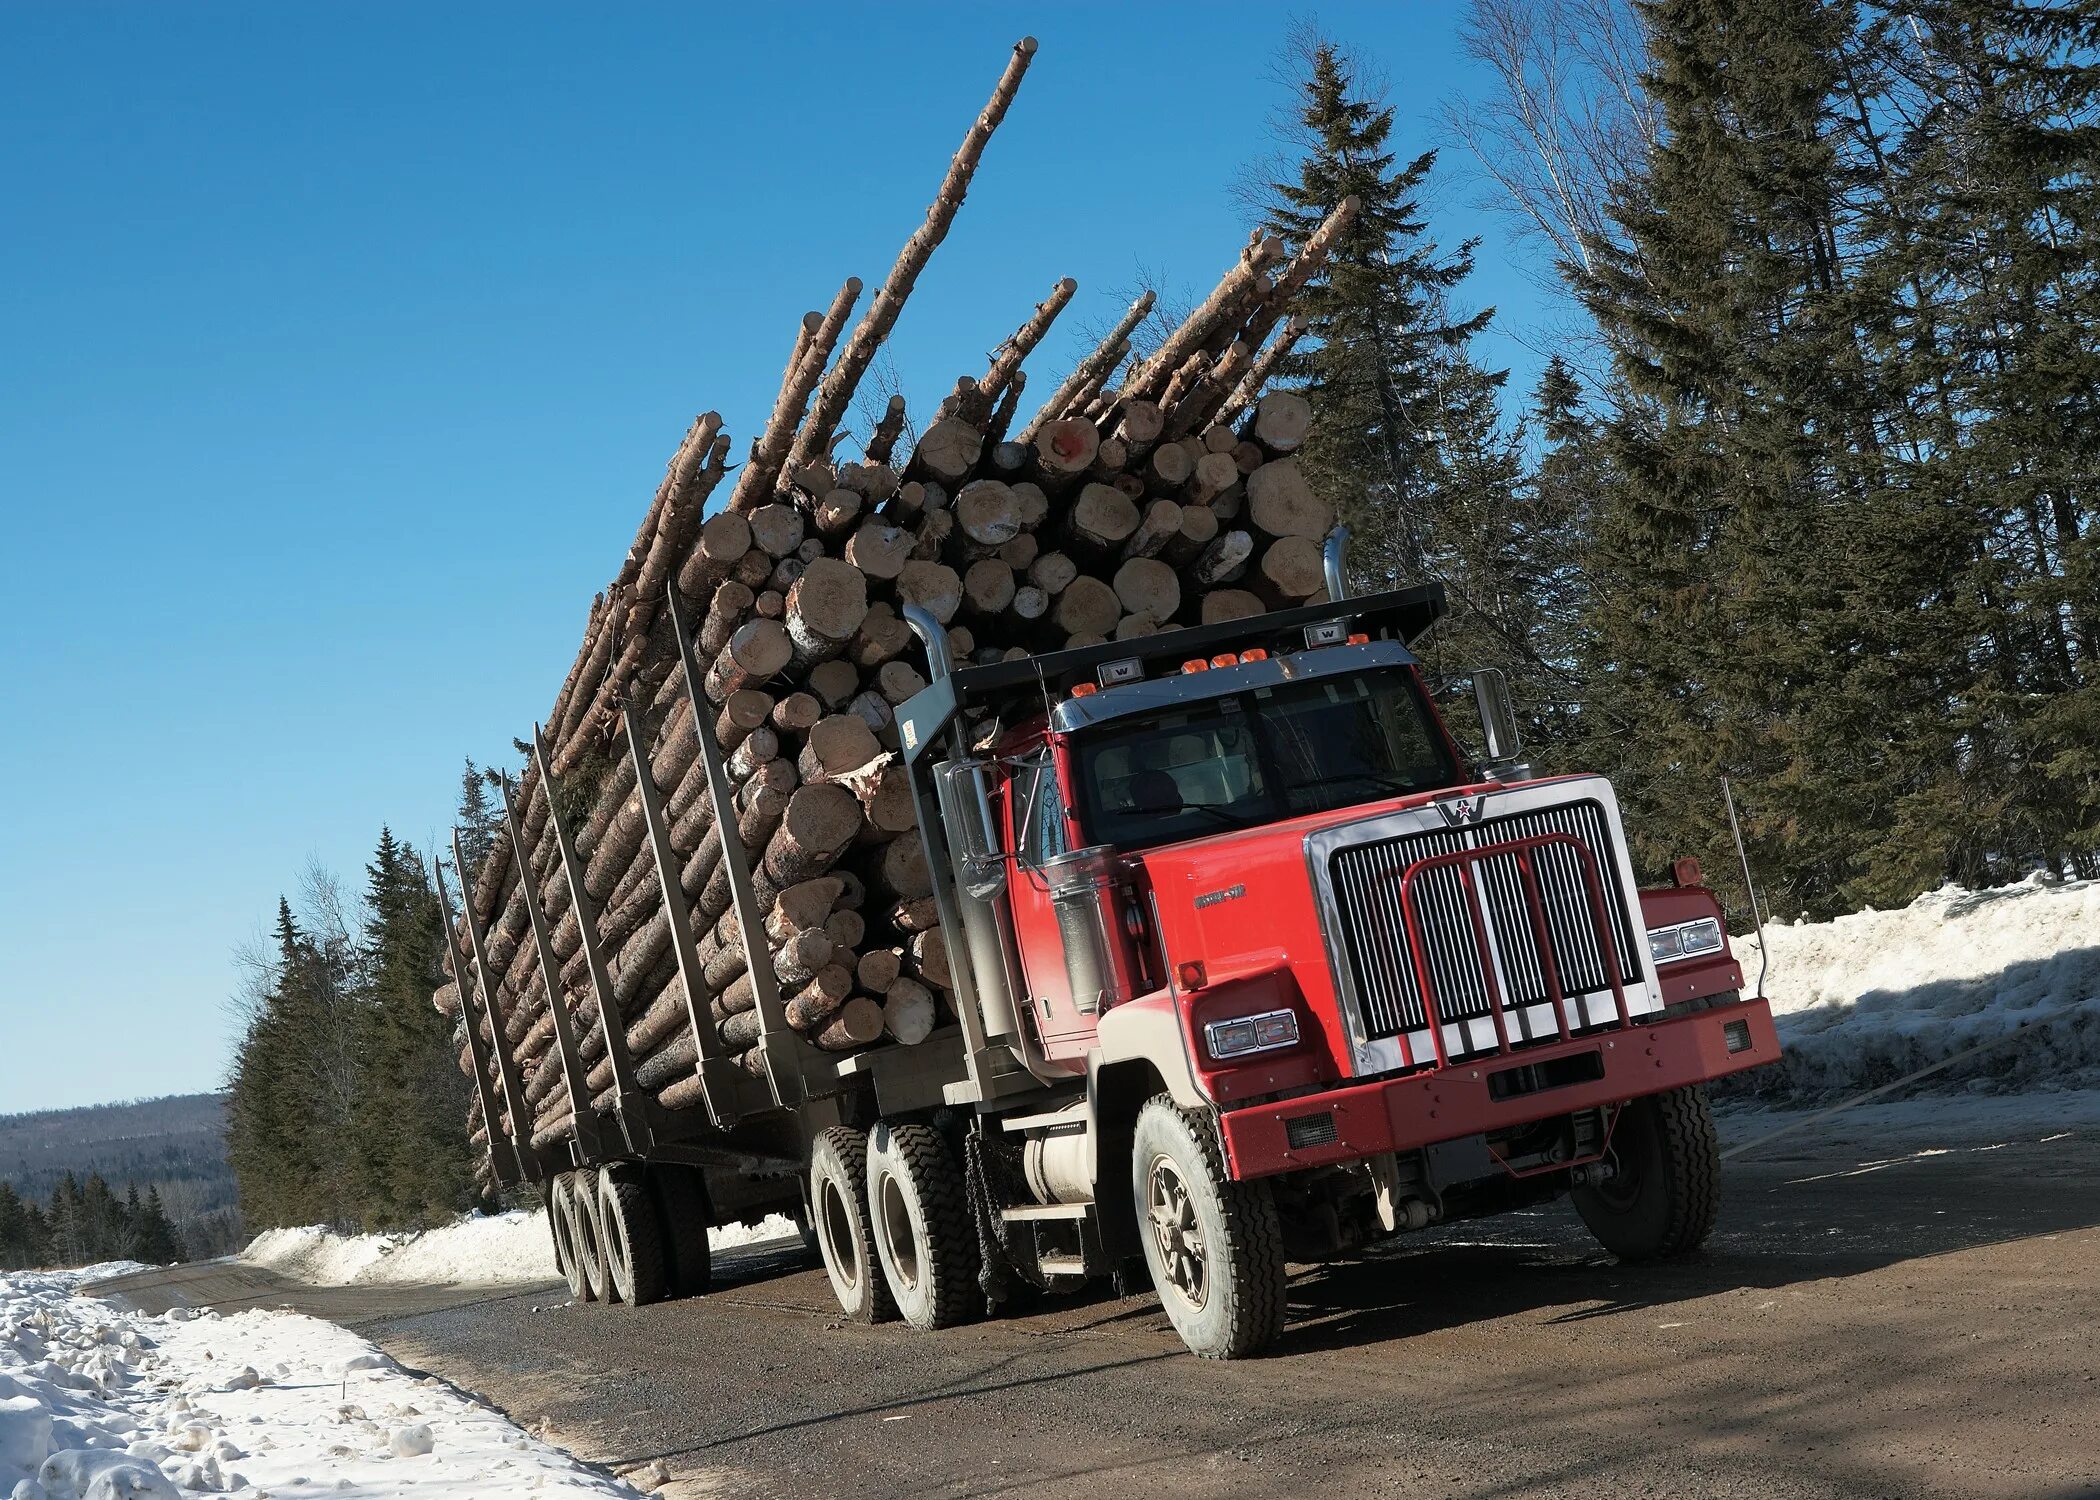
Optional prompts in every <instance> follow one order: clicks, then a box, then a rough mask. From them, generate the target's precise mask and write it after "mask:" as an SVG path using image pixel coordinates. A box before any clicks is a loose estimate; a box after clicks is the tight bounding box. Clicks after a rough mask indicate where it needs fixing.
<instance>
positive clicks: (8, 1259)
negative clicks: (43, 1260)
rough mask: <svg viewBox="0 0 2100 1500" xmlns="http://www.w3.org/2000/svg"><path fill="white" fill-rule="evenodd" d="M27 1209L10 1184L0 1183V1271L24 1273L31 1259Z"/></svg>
mask: <svg viewBox="0 0 2100 1500" xmlns="http://www.w3.org/2000/svg"><path fill="white" fill-rule="evenodd" d="M32 1248H33V1247H32V1246H31V1244H30V1234H29V1209H28V1205H26V1204H24V1203H23V1202H22V1199H21V1196H20V1195H19V1194H18V1193H16V1192H15V1190H14V1187H13V1185H12V1184H10V1183H7V1182H4V1181H0V1271H24V1270H28V1269H29V1268H30V1267H31V1266H33V1265H35V1264H36V1261H35V1260H33V1259H32V1258H31V1251H32Z"/></svg>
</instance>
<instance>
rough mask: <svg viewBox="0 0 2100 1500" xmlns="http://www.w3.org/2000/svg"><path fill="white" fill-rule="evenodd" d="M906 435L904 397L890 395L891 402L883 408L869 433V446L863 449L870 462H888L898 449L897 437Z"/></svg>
mask: <svg viewBox="0 0 2100 1500" xmlns="http://www.w3.org/2000/svg"><path fill="white" fill-rule="evenodd" d="M903 435H904V398H903V397H902V396H892V397H890V404H889V405H888V407H886V408H885V409H884V410H883V413H882V417H881V419H880V420H879V421H877V422H876V424H875V430H874V432H872V433H870V434H869V435H868V444H867V447H866V448H864V449H863V450H862V451H863V452H864V453H865V454H866V455H867V459H868V462H869V463H875V464H887V463H888V462H889V461H890V455H891V454H892V453H894V452H896V451H897V439H898V438H900V437H902V436H903Z"/></svg>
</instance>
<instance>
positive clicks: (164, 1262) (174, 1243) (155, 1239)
mask: <svg viewBox="0 0 2100 1500" xmlns="http://www.w3.org/2000/svg"><path fill="white" fill-rule="evenodd" d="M136 1223H137V1226H138V1228H137V1235H136V1248H135V1249H134V1250H133V1251H132V1254H133V1255H135V1256H136V1257H137V1258H138V1259H139V1260H142V1261H144V1262H145V1263H146V1264H147V1265H149V1266H169V1265H174V1264H175V1263H176V1262H178V1261H180V1260H183V1259H185V1258H186V1257H185V1255H184V1253H183V1246H182V1236H181V1235H180V1234H178V1233H177V1232H176V1229H175V1226H174V1224H172V1223H171V1222H169V1219H168V1211H167V1209H166V1208H165V1207H163V1206H162V1204H161V1201H160V1189H159V1188H157V1187H149V1188H147V1189H146V1201H145V1204H144V1206H143V1207H142V1208H141V1209H140V1210H139V1213H138V1217H137V1220H136Z"/></svg>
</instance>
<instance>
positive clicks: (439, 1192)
mask: <svg viewBox="0 0 2100 1500" xmlns="http://www.w3.org/2000/svg"><path fill="white" fill-rule="evenodd" d="M443 950H444V937H443V927H442V918H441V917H440V915H439V911H438V905H437V900H436V897H435V895H434V893H433V892H432V891H431V889H430V885H429V882H428V880H427V878H426V876H425V874H424V870H423V866H422V863H421V861H420V859H419V858H418V857H417V855H416V853H415V851H414V850H413V849H411V848H409V847H408V846H406V845H403V844H400V843H398V842H397V841H396V840H395V839H394V837H393V835H392V833H391V832H390V831H388V830H385V829H382V830H381V832H380V840H379V847H378V849H377V851H376V852H375V854H374V857H373V861H372V863H371V864H370V865H368V866H367V867H366V894H365V928H364V933H363V937H362V943H361V953H360V963H361V970H362V975H361V983H362V986H363V990H364V995H365V1000H366V1012H365V1014H366V1017H367V1025H368V1031H367V1035H366V1038H365V1043H364V1048H363V1060H364V1068H365V1084H364V1099H365V1106H364V1111H363V1115H362V1118H361V1121H360V1128H359V1132H358V1134H359V1148H360V1152H361V1159H362V1161H363V1163H364V1168H365V1179H364V1187H363V1191H362V1194H361V1197H362V1201H363V1205H364V1210H365V1213H366V1216H367V1218H368V1220H369V1221H370V1222H372V1223H374V1224H376V1225H377V1226H379V1227H384V1228H391V1227H395V1226H399V1225H406V1224H414V1223H422V1222H426V1221H430V1220H433V1219H440V1218H444V1217H448V1216H449V1215H450V1214H452V1213H455V1212H457V1211H458V1210H459V1209H461V1208H464V1207H465V1206H466V1203H467V1201H468V1199H469V1197H470V1196H471V1187H472V1175H471V1166H470V1165H469V1159H468V1157H467V1154H466V1143H465V1141H464V1139H463V1138H462V1137H461V1135H460V1130H459V1121H460V1119H461V1118H463V1116H464V1114H465V1111H466V1103H467V1101H466V1089H467V1081H466V1079H464V1078H463V1077H462V1076H461V1074H460V1072H459V1069H458V1067H457V1066H456V1064H455V1061H454V1057H455V1053H456V1045H455V1044H454V1042H453V1040H452V1028H451V1027H450V1026H449V1025H448V1024H447V1021H446V1018H445V1017H444V1016H442V1015H440V1014H439V1013H438V1011H437V1010H436V1008H435V1007H433V1006H432V1005H431V1003H430V992H431V991H432V990H433V989H435V988H436V987H437V986H438V984H439V983H441V982H442V980H443V975H442V973H441V972H440V969H439V956H440V954H441V953H442V952H443Z"/></svg>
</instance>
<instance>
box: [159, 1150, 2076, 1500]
mask: <svg viewBox="0 0 2100 1500" xmlns="http://www.w3.org/2000/svg"><path fill="white" fill-rule="evenodd" d="M2053 1133H2054V1132H2052V1131H2049V1130H2046V1129H2037V1128H2026V1129H2022V1130H2017V1131H2007V1132H2003V1133H2000V1134H1994V1135H1990V1136H1984V1137H1977V1138H1974V1139H1970V1140H1967V1141H1965V1142H1962V1143H1960V1144H1919V1139H1910V1140H1904V1141H1901V1142H1897V1143H1891V1142H1890V1141H1888V1140H1886V1139H1880V1140H1877V1139H1875V1138H1873V1137H1872V1136H1871V1133H1869V1134H1867V1135H1859V1134H1846V1133H1840V1132H1838V1131H1835V1130H1832V1131H1820V1132H1819V1131H1814V1130H1812V1131H1805V1132H1802V1133H1800V1134H1798V1135H1794V1136H1789V1137H1787V1138H1786V1139H1784V1140H1783V1141H1775V1142H1773V1143H1771V1144H1770V1145H1769V1146H1767V1147H1765V1148H1764V1149H1763V1150H1761V1151H1759V1152H1757V1153H1755V1154H1753V1155H1751V1156H1748V1157H1746V1158H1745V1159H1743V1160H1740V1161H1733V1162H1731V1163H1730V1164H1729V1166H1728V1168H1727V1197H1726V1204H1725V1206H1724V1208H1723V1210H1722V1218H1721V1225H1720V1229H1719V1231H1718V1232H1717V1234H1716V1235H1715V1237H1714V1240H1713V1242H1712V1244H1711V1246H1710V1247H1709V1250H1708V1252H1707V1254H1706V1255H1705V1256H1703V1257H1702V1258H1701V1259H1700V1260H1698V1261H1697V1262H1696V1263H1691V1264H1685V1265H1679V1266H1674V1267H1669V1268H1664V1269H1659V1270H1657V1269H1647V1270H1636V1269H1633V1268H1627V1267H1621V1266H1619V1265H1617V1264H1615V1263H1614V1262H1612V1261H1611V1260H1610V1259H1609V1258H1608V1257H1606V1256H1604V1255H1603V1254H1602V1253H1600V1252H1599V1251H1598V1250H1597V1249H1596V1248H1595V1247H1594V1246H1593V1245H1592V1244H1591V1243H1590V1242H1589V1240H1588V1239H1587V1238H1586V1237H1585V1236H1584V1234H1583V1232H1582V1229H1581V1226H1580V1223H1579V1222H1578V1221H1577V1220H1576V1219H1575V1217H1574V1214H1573V1212H1572V1211H1571V1210H1569V1209H1567V1208H1566V1207H1565V1206H1561V1205H1555V1206H1553V1207H1551V1208H1548V1209H1545V1210H1541V1211H1539V1212H1536V1213H1532V1214H1528V1215H1524V1216H1521V1217H1512V1218H1507V1219H1502V1220H1495V1221H1489V1222H1488V1223H1486V1224H1484V1225H1457V1226H1452V1227H1450V1228H1448V1229H1445V1230H1440V1231H1432V1232H1430V1233H1428V1234H1424V1235H1420V1236H1417V1237H1415V1238H1413V1239H1411V1240H1408V1241H1405V1242H1404V1243H1403V1246H1402V1248H1400V1249H1398V1250H1395V1251H1392V1252H1389V1253H1383V1254H1379V1255H1377V1256H1375V1257H1372V1258H1369V1259H1365V1260H1362V1261H1358V1262H1354V1263H1350V1264H1346V1265H1339V1266H1332V1267H1326V1268H1305V1269H1302V1270H1300V1271H1299V1272H1298V1273H1297V1275H1296V1276H1295V1277H1294V1279H1293V1283H1292V1294H1291V1322H1290V1327H1289V1330H1288V1332H1287V1334H1286V1336H1285V1338H1284V1341H1283V1343H1282V1346H1281V1348H1280V1350H1279V1351H1278V1352H1277V1353H1276V1354H1275V1355H1274V1356H1273V1357H1270V1358H1267V1359H1262V1360H1258V1361H1251V1362H1246V1363H1241V1364H1230V1365H1219V1364H1212V1363H1208V1362H1201V1361H1198V1360H1195V1359H1192V1358H1190V1357H1188V1356H1187V1355H1185V1354H1184V1353H1183V1352H1182V1351H1181V1348H1180V1345H1179V1344H1178V1343H1177V1341H1176V1340H1175V1338H1174V1336H1173V1333H1172V1331H1171V1330H1170V1329H1169V1328H1168V1326H1167V1324H1166V1321H1165V1319H1164V1318H1163V1317H1162V1316H1161V1315H1160V1313H1159V1311H1158V1309H1157V1306H1156V1304H1155V1303H1154V1302H1153V1301H1152V1300H1151V1299H1150V1298H1133V1299H1129V1300H1117V1299H1114V1298H1112V1297H1109V1296H1107V1295H1106V1294H1105V1293H1104V1294H1101V1295H1097V1296H1094V1297H1091V1298H1087V1299H1058V1300H1055V1301H1052V1302H1048V1303H1046V1304H1045V1305H1044V1307H1043V1309H1042V1310H1041V1311H1039V1312H1037V1313H1035V1314H1033V1315H1031V1316H1028V1317H1022V1318H1013V1319H1006V1320H1001V1321H998V1322H989V1323H980V1324H977V1325H974V1326H971V1327H967V1328H962V1329H957V1330H954V1331H951V1332H948V1333H944V1334H934V1335H914V1334H911V1333H909V1332H907V1331H905V1330H904V1329H902V1328H901V1327H898V1326H890V1327H884V1328H875V1329H867V1328H858V1327H852V1326H843V1325H841V1323H840V1321H839V1319H838V1316H837V1310H836V1306H835V1304H833V1303H832V1301H831V1298H830V1292H829V1288H828V1286H827V1285H826V1283H825V1281H824V1279H823V1276H822V1273H821V1272H820V1271H818V1270H816V1269H814V1266H813V1262H812V1261H811V1260H809V1259H808V1258H806V1257H805V1256H804V1254H803V1253H802V1251H801V1248H800V1246H799V1244H791V1243H790V1244H776V1245H773V1246H760V1247H753V1248H751V1249H747V1250H744V1251H739V1252H734V1253H732V1254H729V1255H725V1256H724V1257H723V1258H722V1259H721V1261H719V1262H718V1276H719V1277H720V1280H721V1283H722V1284H721V1286H720V1287H719V1288H718V1290H717V1291H716V1292H714V1293H713V1294H712V1295H710V1296H708V1297H705V1298H702V1299H697V1300H693V1301H688V1302H682V1303H673V1304H668V1305H664V1306H659V1307H653V1308H646V1309H642V1310H639V1311H634V1310H629V1309H624V1308H601V1307H584V1306H573V1305H570V1304H568V1303H567V1301H566V1300H565V1294H564V1293H563V1292H561V1291H560V1290H559V1289H558V1288H556V1287H554V1286H551V1285H550V1286H547V1287H541V1288H529V1289H523V1290H520V1289H516V1288H506V1289H504V1290H503V1291H502V1292H500V1293H491V1292H489V1291H488V1290H486V1289H482V1290H476V1289H473V1288H426V1287H416V1288H403V1287H355V1288H334V1289H328V1288H308V1287H300V1286H296V1285H293V1284H291V1283H287V1282H284V1281H282V1280H281V1278H277V1277H275V1276H273V1275H271V1274H270V1273H267V1272H262V1271H257V1270H253V1269H250V1268H246V1267H240V1266H228V1265H219V1266H211V1267H201V1268H187V1269H185V1270H180V1271H176V1272H168V1273H155V1274H154V1275H152V1276H149V1277H134V1278H129V1279H128V1280H127V1282H126V1283H124V1284H122V1286H121V1287H120V1289H121V1290H123V1291H124V1292H125V1293H126V1295H128V1296H130V1297H131V1298H132V1299H133V1300H135V1301H138V1302H139V1303H141V1304H142V1305H146V1306H148V1307H151V1306H153V1305H156V1304H158V1303H164V1302H166V1301H171V1300H182V1301H187V1302H191V1303H193V1304H195V1305H221V1306H224V1305H243V1306H253V1305H264V1306H269V1305H278V1304H283V1305H289V1306H295V1307H298V1308H300V1309H301V1310H304V1311H310V1312H314V1313H316V1314H318V1315H320V1316H323V1317H329V1318H334V1319H336V1320H338V1321H345V1322H349V1323H351V1324H352V1325H353V1326H355V1327H357V1328H358V1329H360V1331H362V1332H363V1333H364V1334H365V1335H366V1336H367V1337H368V1338H372V1339H374V1340H375V1341H377V1342H378V1343H379V1344H380V1345H381V1346H382V1347H384V1348H386V1349H387V1350H388V1351H390V1352H391V1353H393V1354H394V1355H395V1356H396V1357H398V1358H399V1359H401V1360H402V1361H403V1362H404V1363H407V1364H411V1365H414V1366H417V1367H419V1368H421V1369H426V1370H429V1371H431V1372H433V1373H436V1374H439V1375H442V1376H445V1377H446V1378H448V1379H450V1380H452V1381H454V1382H456V1383H457V1384H459V1385H461V1386H463V1387H466V1388H468V1389H471V1390H474V1391H476V1392H478V1393H480V1394H482V1395H483V1396H485V1397H486V1398H487V1399H489V1400H491V1401H493V1402H494V1403H496V1404H497V1405H499V1406H502V1407H503V1408H505V1409H506V1410H508V1411H509V1412H510V1413H511V1414H512V1415H513V1416H515V1417H516V1418H518V1419H519V1420H520V1421H523V1422H526V1423H532V1422H535V1421H538V1420H539V1419H540V1418H542V1417H546V1418H548V1419H549V1420H550V1423H551V1429H550V1435H551V1436H553V1437H554V1438H555V1439H556V1440H558V1441H561V1442H564V1443H566V1444H568V1445H569V1446H570V1447H571V1448H573V1449H574V1450H575V1451H577V1452H578V1453H579V1454H581V1455H582V1456H585V1457H589V1458H594V1459H598V1460H601V1461H603V1462H606V1463H609V1464H612V1465H614V1466H615V1467H617V1468H620V1469H625V1468H627V1467H629V1466H631V1465H636V1464H641V1463H644V1462H647V1461H649V1460H652V1459H662V1460H663V1462H664V1463H665V1464H666V1465H667V1466H668V1468H669V1469H670V1471H671V1472H672V1474H673V1476H674V1482H673V1484H672V1485H671V1486H670V1487H669V1489H667V1491H666V1493H667V1494H671V1495H677V1496H709V1497H730V1500H761V1497H765V1500H770V1497H789V1496H794V1497H808V1496H834V1495H837V1496H870V1497H872V1496H926V1497H951V1496H994V1495H1031V1496H1032V1495H1045V1494H1056V1495H1059V1496H1091V1495H1118V1496H1121V1495H1142V1496H1146V1497H1162V1500H1165V1497H1181V1496H1221V1497H1247V1500H1254V1497H1273V1496H1320V1497H1322V1500H1343V1497H1354V1496H1376V1495H1391V1496H1439V1497H1441V1496H1501V1495H1512V1496H1513V1495H1524V1496H1582V1497H1584V1500H1596V1497H1599V1496H1620V1495H1642V1496H1713V1497H1735V1496H1741V1497H1745V1500H1749V1497H1756V1500H1791V1497H1810V1496H1813V1497H1840V1496H1842V1497H1847V1500H1864V1497H1876V1496H1891V1497H1897V1496H1900V1497H1910V1496H1932V1497H1938V1496H1946V1497H1964V1500H1967V1497H1994V1496H2019V1497H2037V1500H2039V1497H2048V1500H2069V1497H2074V1496H2100V1340H2096V1336H2095V1329H2096V1324H2100V1284H2096V1283H2100V1135H2096V1133H2095V1132H2094V1131H2093V1130H2091V1129H2090V1128H2083V1129H2078V1130H2076V1131H2074V1132H2073V1133H2071V1134H2068V1135H2065V1136H2063V1137H2062V1138H2059V1139H2054V1140H2044V1139H2043V1137H2044V1136H2046V1135H2050V1134H2053ZM1920 1139H1925V1140H1938V1138H1937V1137H1925V1138H1920ZM1950 1139H1952V1138H1950Z"/></svg>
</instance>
